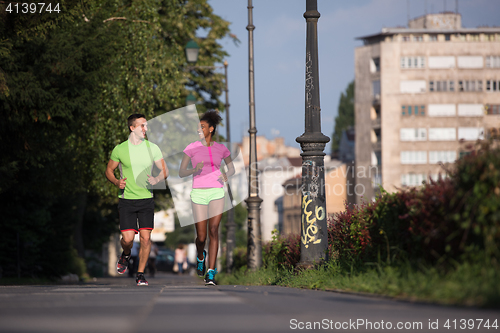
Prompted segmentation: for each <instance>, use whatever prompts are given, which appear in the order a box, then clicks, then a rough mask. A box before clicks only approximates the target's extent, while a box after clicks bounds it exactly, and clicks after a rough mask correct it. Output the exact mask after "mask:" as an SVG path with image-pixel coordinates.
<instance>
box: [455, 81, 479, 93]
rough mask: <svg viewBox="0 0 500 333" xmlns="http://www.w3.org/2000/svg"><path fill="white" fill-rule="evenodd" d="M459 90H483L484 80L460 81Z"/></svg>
mask: <svg viewBox="0 0 500 333" xmlns="http://www.w3.org/2000/svg"><path fill="white" fill-rule="evenodd" d="M458 89H459V91H482V90H483V81H481V80H465V81H458Z"/></svg>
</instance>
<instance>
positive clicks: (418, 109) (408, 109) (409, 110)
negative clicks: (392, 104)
mask: <svg viewBox="0 0 500 333" xmlns="http://www.w3.org/2000/svg"><path fill="white" fill-rule="evenodd" d="M401 115H403V116H407V115H408V116H425V105H420V106H419V105H402V106H401Z"/></svg>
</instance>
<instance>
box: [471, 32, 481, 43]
mask: <svg viewBox="0 0 500 333" xmlns="http://www.w3.org/2000/svg"><path fill="white" fill-rule="evenodd" d="M469 40H471V41H473V42H479V35H478V34H472V35H469Z"/></svg>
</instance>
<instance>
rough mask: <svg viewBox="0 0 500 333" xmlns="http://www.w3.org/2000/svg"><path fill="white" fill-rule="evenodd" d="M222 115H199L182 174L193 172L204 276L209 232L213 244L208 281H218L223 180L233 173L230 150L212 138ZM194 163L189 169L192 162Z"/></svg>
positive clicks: (200, 265)
mask: <svg viewBox="0 0 500 333" xmlns="http://www.w3.org/2000/svg"><path fill="white" fill-rule="evenodd" d="M221 120H222V118H221V117H220V116H219V113H218V112H217V111H208V112H206V113H205V114H204V115H203V116H202V117H201V119H200V126H199V127H198V134H199V136H200V140H199V141H196V142H193V143H191V144H189V145H188V146H187V147H186V149H184V156H183V158H182V162H181V167H180V170H179V176H180V177H187V176H190V175H193V189H192V190H191V205H192V208H193V217H194V221H195V228H196V249H197V251H198V256H197V258H196V259H197V269H196V271H197V273H198V276H204V275H205V271H206V263H205V259H206V257H207V253H206V251H205V250H204V248H205V242H206V239H207V226H208V234H209V236H210V244H209V248H208V259H209V260H208V271H206V275H205V285H214V286H215V285H216V284H215V281H214V277H215V274H217V269H216V268H215V261H216V259H217V251H218V248H219V224H220V220H221V218H222V212H223V210H224V188H223V187H224V182H227V179H228V178H227V177H228V176H232V175H233V174H234V166H233V163H232V162H231V153H230V152H229V150H228V149H227V148H226V146H224V145H223V144H220V143H217V142H215V141H213V140H212V135H213V134H214V133H215V129H216V128H217V125H218V124H219V123H220V122H221ZM222 160H224V162H225V163H226V165H227V167H228V172H227V173H226V174H224V173H221V172H220V166H221V162H222ZM190 161H191V165H192V166H195V167H194V168H192V169H187V167H188V164H189V162H190Z"/></svg>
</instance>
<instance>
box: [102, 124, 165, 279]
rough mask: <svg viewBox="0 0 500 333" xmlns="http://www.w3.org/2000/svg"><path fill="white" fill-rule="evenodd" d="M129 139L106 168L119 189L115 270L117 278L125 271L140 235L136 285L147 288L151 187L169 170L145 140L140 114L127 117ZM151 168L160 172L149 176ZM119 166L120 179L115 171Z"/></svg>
mask: <svg viewBox="0 0 500 333" xmlns="http://www.w3.org/2000/svg"><path fill="white" fill-rule="evenodd" d="M128 128H129V130H130V135H129V138H128V140H127V141H125V142H123V143H121V144H119V145H118V146H116V147H115V148H114V149H113V152H112V153H111V158H110V160H109V162H108V166H107V168H106V177H107V178H108V180H109V181H110V182H111V183H113V184H114V185H115V186H116V187H118V188H119V189H120V195H119V202H118V213H119V218H120V231H121V234H122V238H121V241H120V243H121V246H122V249H123V252H122V254H121V255H120V258H119V259H118V262H117V263H116V270H117V271H118V274H123V273H125V272H126V271H127V268H128V266H129V261H130V257H131V249H132V245H133V242H134V236H135V234H137V233H139V235H140V243H141V247H140V250H139V265H138V271H137V278H136V283H137V285H138V286H144V285H145V286H147V285H148V281H146V279H145V278H144V269H145V268H146V263H147V261H148V257H149V252H150V250H151V231H152V230H153V228H154V198H153V190H152V188H151V187H152V186H153V185H156V184H157V183H159V182H161V181H164V180H165V179H166V178H167V177H168V169H167V166H166V164H165V161H164V160H163V157H162V154H161V151H160V148H158V146H157V145H155V144H154V143H151V142H149V141H148V140H146V131H147V129H148V127H147V121H146V117H145V116H144V115H143V114H133V115H131V116H130V117H128ZM153 164H154V165H156V167H157V168H158V169H159V170H160V173H159V175H158V176H156V177H153V176H152V170H153ZM118 166H120V179H116V177H115V174H114V170H115V169H116V168H117V167H118Z"/></svg>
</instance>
